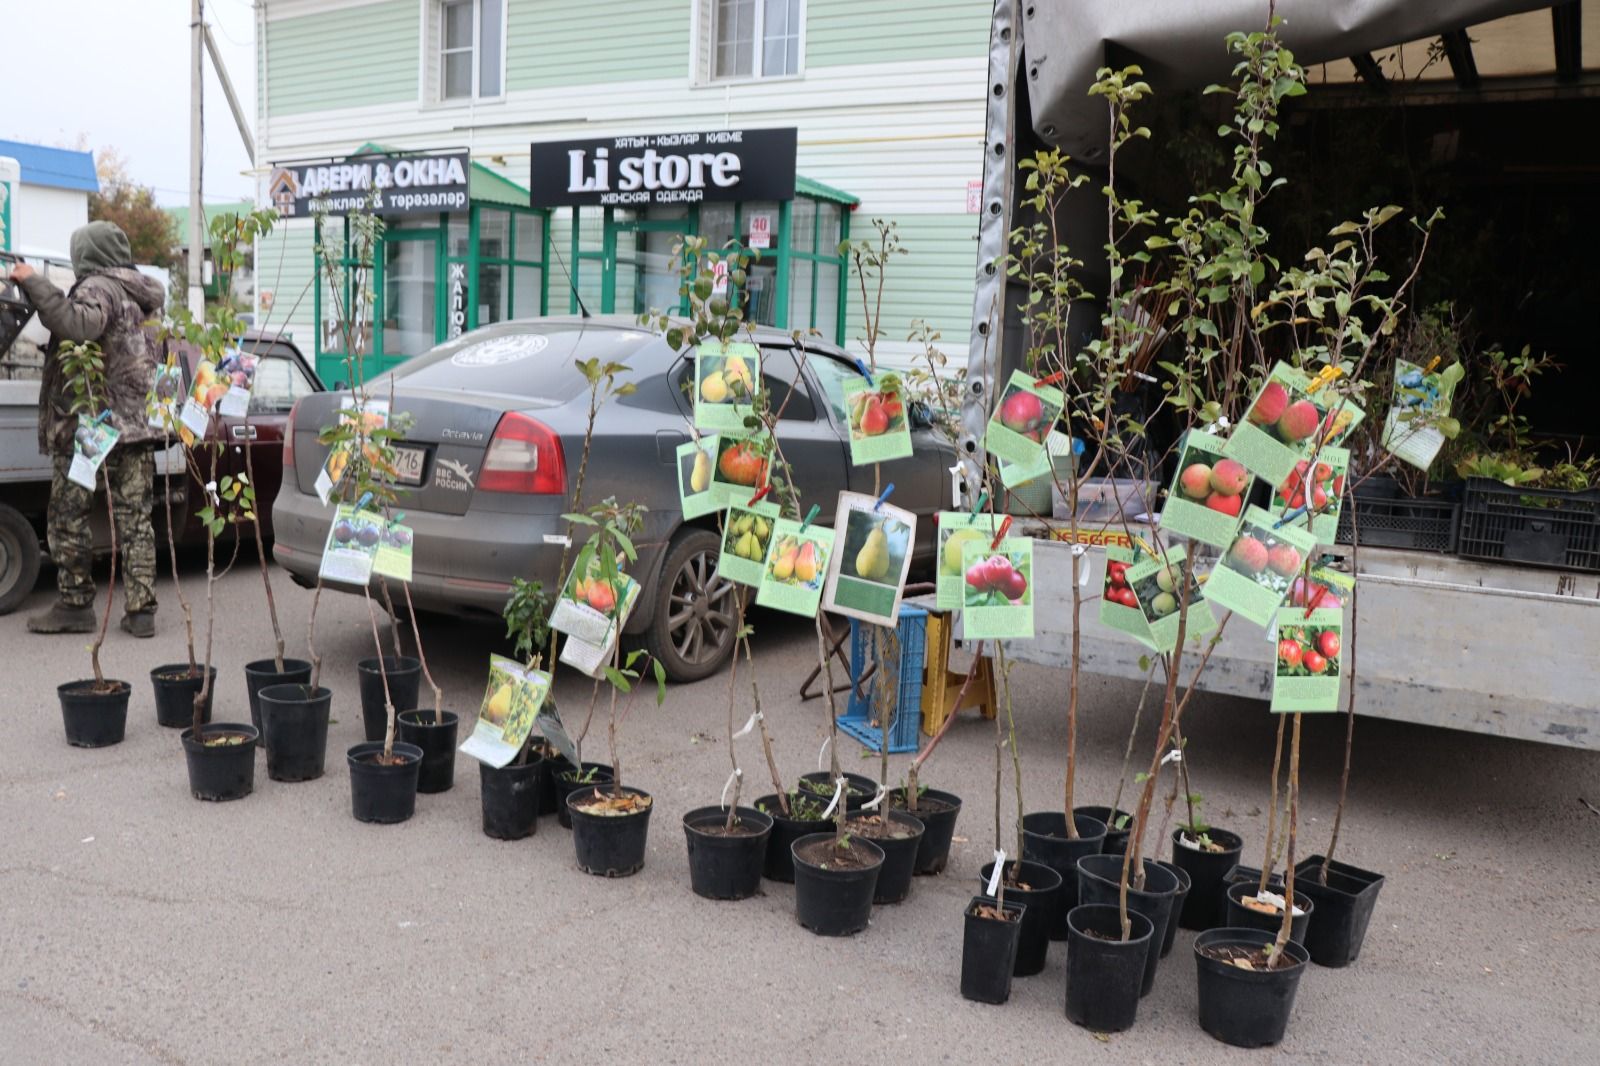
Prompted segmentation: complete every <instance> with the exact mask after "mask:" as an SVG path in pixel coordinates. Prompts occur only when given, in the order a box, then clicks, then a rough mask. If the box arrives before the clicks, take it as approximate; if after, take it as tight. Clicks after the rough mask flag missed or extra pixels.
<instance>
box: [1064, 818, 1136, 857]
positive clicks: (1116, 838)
mask: <svg viewBox="0 0 1600 1066" xmlns="http://www.w3.org/2000/svg"><path fill="white" fill-rule="evenodd" d="M1072 813H1073V814H1081V815H1085V816H1086V817H1089V818H1093V819H1094V820H1095V821H1097V822H1104V823H1105V827H1106V839H1105V843H1104V844H1102V845H1100V854H1102V855H1121V854H1122V853H1123V852H1124V851H1126V850H1128V833H1129V832H1130V831H1131V830H1132V829H1133V815H1131V814H1129V813H1128V812H1127V811H1125V810H1123V809H1122V808H1120V807H1118V808H1117V809H1116V810H1112V809H1111V808H1110V807H1074V808H1072ZM1118 819H1121V820H1122V828H1121V829H1118V828H1117V827H1116V826H1117V820H1118Z"/></svg>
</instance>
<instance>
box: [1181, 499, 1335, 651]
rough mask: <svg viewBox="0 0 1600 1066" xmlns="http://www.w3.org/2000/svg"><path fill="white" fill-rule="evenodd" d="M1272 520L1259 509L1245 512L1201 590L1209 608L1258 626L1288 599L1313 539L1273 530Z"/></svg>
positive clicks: (1289, 529)
mask: <svg viewBox="0 0 1600 1066" xmlns="http://www.w3.org/2000/svg"><path fill="white" fill-rule="evenodd" d="M1276 522H1277V519H1275V518H1274V517H1273V516H1272V514H1271V513H1269V512H1267V511H1263V510H1262V509H1261V508H1259V507H1251V508H1250V509H1249V510H1248V511H1246V512H1245V516H1244V524H1243V526H1241V527H1240V529H1239V535H1238V537H1236V538H1235V539H1234V542H1233V543H1232V544H1230V545H1228V549H1227V551H1225V552H1223V553H1222V558H1221V560H1219V561H1218V563H1217V565H1216V566H1214V567H1212V568H1211V574H1210V576H1208V577H1207V578H1206V582H1205V586H1204V588H1203V590H1202V592H1203V595H1204V596H1205V599H1206V601H1207V602H1208V603H1214V604H1216V605H1217V606H1219V607H1222V608H1224V609H1225V610H1230V611H1233V612H1235V613H1236V614H1239V615H1241V616H1243V617H1245V618H1248V619H1249V620H1250V621H1252V622H1254V623H1255V624H1256V625H1258V626H1265V625H1267V624H1268V623H1269V622H1271V621H1272V616H1273V613H1274V612H1276V611H1277V609H1278V606H1279V605H1280V604H1282V603H1283V601H1284V599H1285V598H1286V597H1287V596H1288V595H1289V586H1290V585H1291V584H1293V583H1294V580H1295V578H1296V577H1299V576H1300V569H1301V567H1302V566H1303V565H1304V563H1305V560H1306V557H1307V556H1309V555H1310V554H1311V552H1312V551H1314V550H1315V549H1316V546H1317V538H1316V537H1315V536H1313V535H1312V534H1311V533H1310V532H1308V531H1307V530H1306V529H1304V528H1300V527H1296V526H1294V525H1292V524H1291V525H1285V526H1284V527H1283V528H1281V529H1276V528H1274V525H1275V524H1276Z"/></svg>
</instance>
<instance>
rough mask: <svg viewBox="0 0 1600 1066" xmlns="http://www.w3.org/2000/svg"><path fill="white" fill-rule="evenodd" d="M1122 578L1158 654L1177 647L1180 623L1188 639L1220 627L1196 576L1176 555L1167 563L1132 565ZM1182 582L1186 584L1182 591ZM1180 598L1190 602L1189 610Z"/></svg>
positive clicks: (1151, 561)
mask: <svg viewBox="0 0 1600 1066" xmlns="http://www.w3.org/2000/svg"><path fill="white" fill-rule="evenodd" d="M1123 577H1124V578H1125V579H1126V581H1127V582H1128V587H1129V588H1131V589H1133V597H1134V600H1135V601H1136V602H1137V603H1138V605H1139V612H1140V613H1141V614H1142V615H1144V620H1145V624H1146V625H1148V626H1149V627H1150V640H1151V643H1152V644H1153V645H1154V647H1155V650H1156V651H1158V652H1163V653H1165V652H1169V651H1172V650H1173V649H1175V648H1176V647H1177V646H1178V625H1179V622H1180V621H1182V622H1183V624H1184V635H1185V637H1187V638H1193V637H1198V636H1201V635H1203V634H1205V633H1209V632H1211V630H1213V629H1215V628H1216V627H1217V618H1216V615H1214V614H1212V613H1211V608H1210V606H1209V605H1208V604H1207V603H1206V601H1205V599H1204V597H1203V593H1202V591H1201V588H1200V583H1199V581H1198V580H1197V578H1196V575H1195V573H1193V572H1187V573H1186V572H1185V567H1184V561H1183V559H1182V558H1181V557H1179V556H1177V555H1173V556H1171V557H1170V558H1169V561H1166V562H1163V561H1162V560H1161V559H1158V558H1154V557H1150V558H1145V559H1143V560H1141V561H1139V562H1137V563H1134V564H1133V565H1132V566H1129V567H1128V569H1127V571H1126V573H1125V574H1124V575H1123ZM1180 581H1182V582H1184V584H1185V588H1184V590H1182V591H1180V589H1179V582H1180ZM1180 597H1182V598H1186V599H1187V602H1188V606H1187V607H1183V605H1182V599H1181V598H1180Z"/></svg>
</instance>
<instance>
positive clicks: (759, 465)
mask: <svg viewBox="0 0 1600 1066" xmlns="http://www.w3.org/2000/svg"><path fill="white" fill-rule="evenodd" d="M711 440H713V441H714V442H715V443H714V444H713V445H712V446H713V447H714V448H715V457H716V462H715V463H714V464H713V465H712V467H711V493H712V497H713V499H714V500H715V502H716V506H715V507H713V508H712V510H720V509H721V508H723V507H734V506H739V507H742V506H744V505H745V504H746V503H748V502H749V501H750V497H752V496H754V495H755V494H756V493H757V492H759V491H760V490H761V489H762V488H763V487H765V486H766V484H767V472H768V471H767V468H768V465H769V461H770V457H771V455H772V438H771V437H770V436H768V435H767V434H765V433H762V434H759V435H757V436H754V437H730V436H728V435H726V434H724V435H722V436H720V437H713V438H711ZM690 473H691V474H692V473H693V471H690ZM689 487H690V488H693V487H694V485H693V483H691V484H690V486H689Z"/></svg>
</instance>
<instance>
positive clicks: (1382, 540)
mask: <svg viewBox="0 0 1600 1066" xmlns="http://www.w3.org/2000/svg"><path fill="white" fill-rule="evenodd" d="M1354 502H1355V506H1354V508H1352V507H1351V501H1350V500H1346V501H1345V503H1344V506H1343V507H1341V508H1339V532H1338V536H1337V539H1338V541H1339V543H1340V544H1350V543H1352V542H1353V541H1354V540H1355V537H1354V536H1352V532H1353V530H1352V528H1351V523H1352V522H1357V523H1359V524H1360V526H1361V543H1362V545H1363V546H1365V547H1368V548H1407V549H1410V550H1412V551H1423V552H1438V553H1441V554H1446V555H1448V554H1449V553H1451V552H1454V551H1455V550H1456V530H1457V529H1458V527H1459V523H1460V517H1461V507H1460V505H1459V504H1457V503H1456V502H1455V501H1454V500H1442V499H1439V498H1437V497H1432V496H1429V497H1422V498H1418V499H1411V498H1407V497H1391V496H1368V495H1367V494H1366V493H1362V492H1358V493H1356V498H1355V501H1354Z"/></svg>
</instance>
